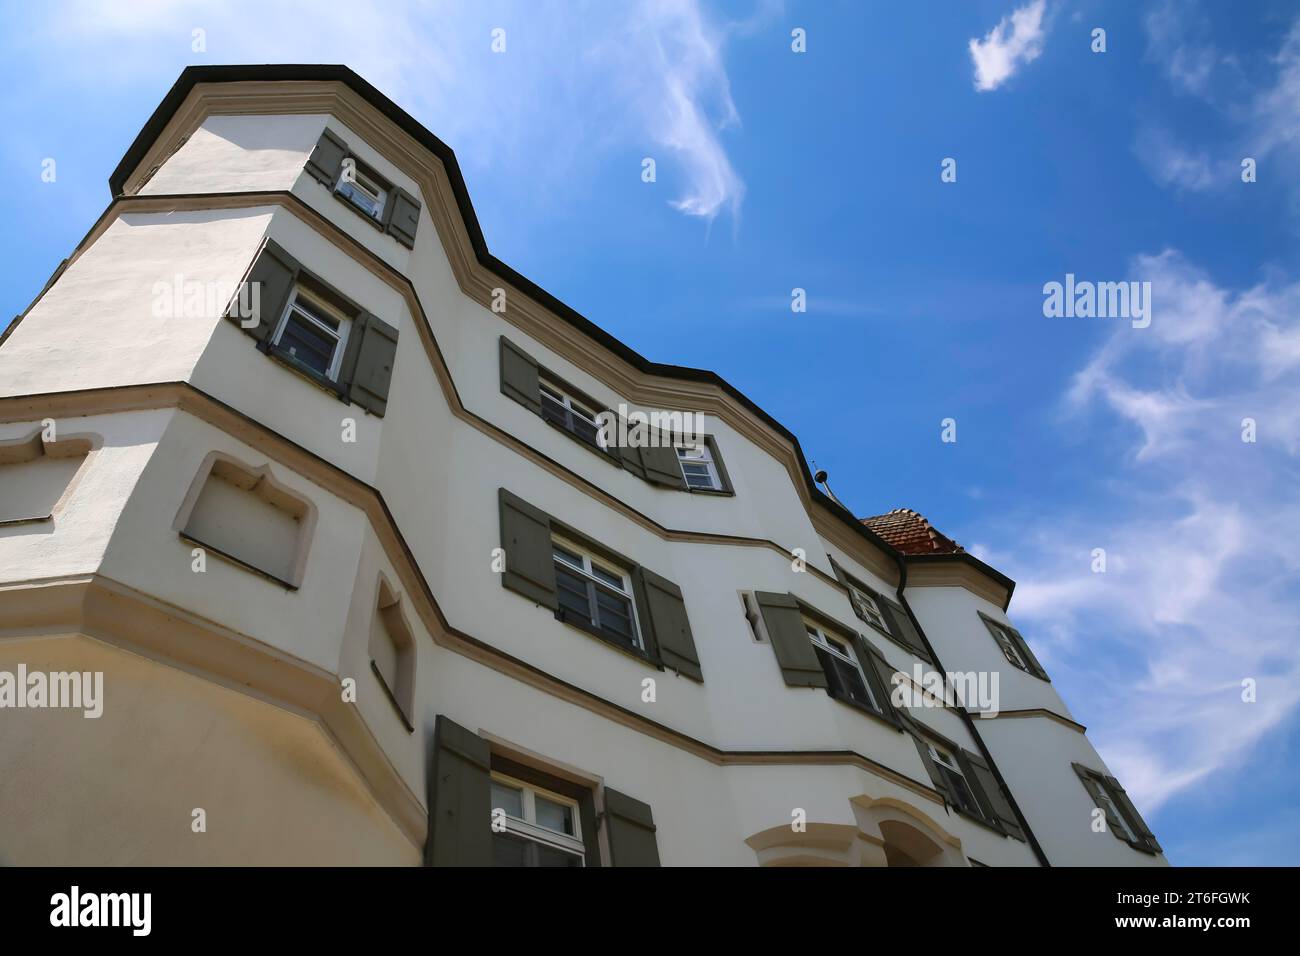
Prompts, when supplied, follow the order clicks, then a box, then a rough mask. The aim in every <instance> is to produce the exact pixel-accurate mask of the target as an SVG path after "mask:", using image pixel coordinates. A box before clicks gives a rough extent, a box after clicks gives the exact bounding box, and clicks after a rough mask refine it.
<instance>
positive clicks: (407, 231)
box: [385, 186, 420, 249]
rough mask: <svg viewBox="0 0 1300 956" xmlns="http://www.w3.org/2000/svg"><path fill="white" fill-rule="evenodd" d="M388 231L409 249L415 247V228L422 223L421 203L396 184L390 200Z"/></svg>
mask: <svg viewBox="0 0 1300 956" xmlns="http://www.w3.org/2000/svg"><path fill="white" fill-rule="evenodd" d="M388 203H389V209H388V210H387V216H386V219H387V222H388V224H387V226H385V229H386V231H387V232H388V234H389V235H391V236H392V237H393V238H394V239H396V240H397V241H398V242H400V243H401V244H402V245H404V246H406V248H408V249H414V248H415V230H416V227H417V226H419V224H420V203H419V200H417V199H416V198H415V197H414V196H412V195H411V194H410V193H408V192H407V191H406V190H404V189H401V188H399V187H396V186H394V187H393V190H392V193H391V195H390V197H389V200H388Z"/></svg>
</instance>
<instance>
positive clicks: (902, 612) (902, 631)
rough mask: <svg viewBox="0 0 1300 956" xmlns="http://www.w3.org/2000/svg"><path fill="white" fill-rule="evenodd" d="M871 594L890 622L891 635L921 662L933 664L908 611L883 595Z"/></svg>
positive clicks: (873, 592)
mask: <svg viewBox="0 0 1300 956" xmlns="http://www.w3.org/2000/svg"><path fill="white" fill-rule="evenodd" d="M871 593H872V594H874V595H875V597H876V604H877V605H879V607H880V610H881V611H882V612H883V613H884V615H885V620H886V621H888V622H889V630H890V633H892V634H893V635H894V636H895V637H897V638H898V639H899V640H900V641H902V642H903V643H904V644H905V645H907V648H908V649H909V650H910V651H911V652H912V653H913V654H915V655H916V656H917V657H919V658H921V660H923V661H925V662H926V663H927V664H928V663H932V661H931V659H930V652H929V651H928V650H926V648H925V642H924V641H923V640H921V635H920V633H919V632H918V631H917V630H916V625H914V624H913V623H912V618H911V616H910V615H909V614H908V613H907V609H906V608H905V607H903V605H901V604H899V603H898V602H897V601H894V600H892V599H890V598H887V597H885V595H883V594H879V593H877V592H875V591H872V592H871Z"/></svg>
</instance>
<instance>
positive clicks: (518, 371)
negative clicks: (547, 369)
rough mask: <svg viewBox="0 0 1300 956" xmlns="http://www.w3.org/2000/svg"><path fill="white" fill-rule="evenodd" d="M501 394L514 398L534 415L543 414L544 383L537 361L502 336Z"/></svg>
mask: <svg viewBox="0 0 1300 956" xmlns="http://www.w3.org/2000/svg"><path fill="white" fill-rule="evenodd" d="M501 394H503V395H506V396H508V397H510V398H513V399H514V400H515V401H516V402H518V403H519V404H521V405H523V406H524V407H525V408H527V409H528V410H529V411H530V412H532V413H533V414H534V415H540V414H541V413H542V381H541V375H540V373H539V370H538V367H537V361H536V360H535V359H534V358H533V357H532V356H531V355H529V354H528V353H527V352H525V351H524V350H523V349H521V348H519V347H518V346H517V345H515V344H514V343H513V342H511V341H510V340H509V339H507V338H506V337H505V336H504V335H503V336H501Z"/></svg>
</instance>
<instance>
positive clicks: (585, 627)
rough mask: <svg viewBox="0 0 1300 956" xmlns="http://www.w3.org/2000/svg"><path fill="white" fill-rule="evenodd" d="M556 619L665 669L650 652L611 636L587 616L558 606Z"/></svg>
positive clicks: (639, 659)
mask: <svg viewBox="0 0 1300 956" xmlns="http://www.w3.org/2000/svg"><path fill="white" fill-rule="evenodd" d="M555 619H556V620H557V621H560V622H562V623H564V624H567V625H569V627H572V628H575V629H576V630H579V631H582V633H584V634H586V635H588V636H589V637H594V638H595V639H596V640H598V641H600V642H601V643H602V644H604V645H605V646H606V647H612V648H613V649H614V650H616V651H620V652H622V653H624V654H626V655H627V656H628V657H632V658H635V659H636V660H638V661H641V663H643V664H649V665H650V666H651V667H653V668H655V669H656V670H663V669H664V666H663V664H661V663H660V662H659V661H657V660H655V659H654V658H653V657H651V656H650V654H649V652H647V651H643V650H640V649H638V648H636V647H632V646H630V645H628V644H624V643H622V642H621V641H618V640H616V639H614V638H612V637H610V636H609V635H607V634H605V633H604V632H603V631H601V630H600V629H599V628H597V627H596V626H595V625H594V624H592V623H591V622H590V621H588V620H587V619H586V618H580V617H576V616H571V615H569V614H566V613H565V611H564V608H558V609H557V610H556V611H555Z"/></svg>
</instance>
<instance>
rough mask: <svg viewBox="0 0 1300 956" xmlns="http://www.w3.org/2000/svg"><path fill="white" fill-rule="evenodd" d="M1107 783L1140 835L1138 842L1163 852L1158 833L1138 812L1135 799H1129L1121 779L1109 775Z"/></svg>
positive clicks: (1112, 794) (1138, 835)
mask: <svg viewBox="0 0 1300 956" xmlns="http://www.w3.org/2000/svg"><path fill="white" fill-rule="evenodd" d="M1106 785H1107V786H1108V787H1109V788H1110V792H1111V796H1113V797H1114V798H1115V801H1116V802H1117V803H1118V804H1119V808H1120V810H1121V812H1123V814H1124V816H1126V817H1128V819H1129V823H1130V826H1131V827H1132V829H1133V830H1134V832H1135V833H1136V835H1137V837H1138V842H1139V843H1141V844H1142V845H1143V846H1144V847H1145V848H1146V849H1148V850H1153V851H1154V852H1156V853H1161V852H1163V851H1162V850H1161V848H1160V844H1159V843H1158V842H1156V835H1155V834H1154V833H1152V832H1151V828H1150V827H1149V826H1147V822H1146V821H1145V820H1143V819H1142V814H1140V813H1138V809H1137V807H1135V806H1134V805H1133V801H1132V800H1130V799H1129V796H1128V793H1127V791H1125V789H1124V788H1123V787H1121V786H1120V783H1119V781H1118V780H1116V779H1115V778H1114V777H1107V778H1106Z"/></svg>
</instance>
